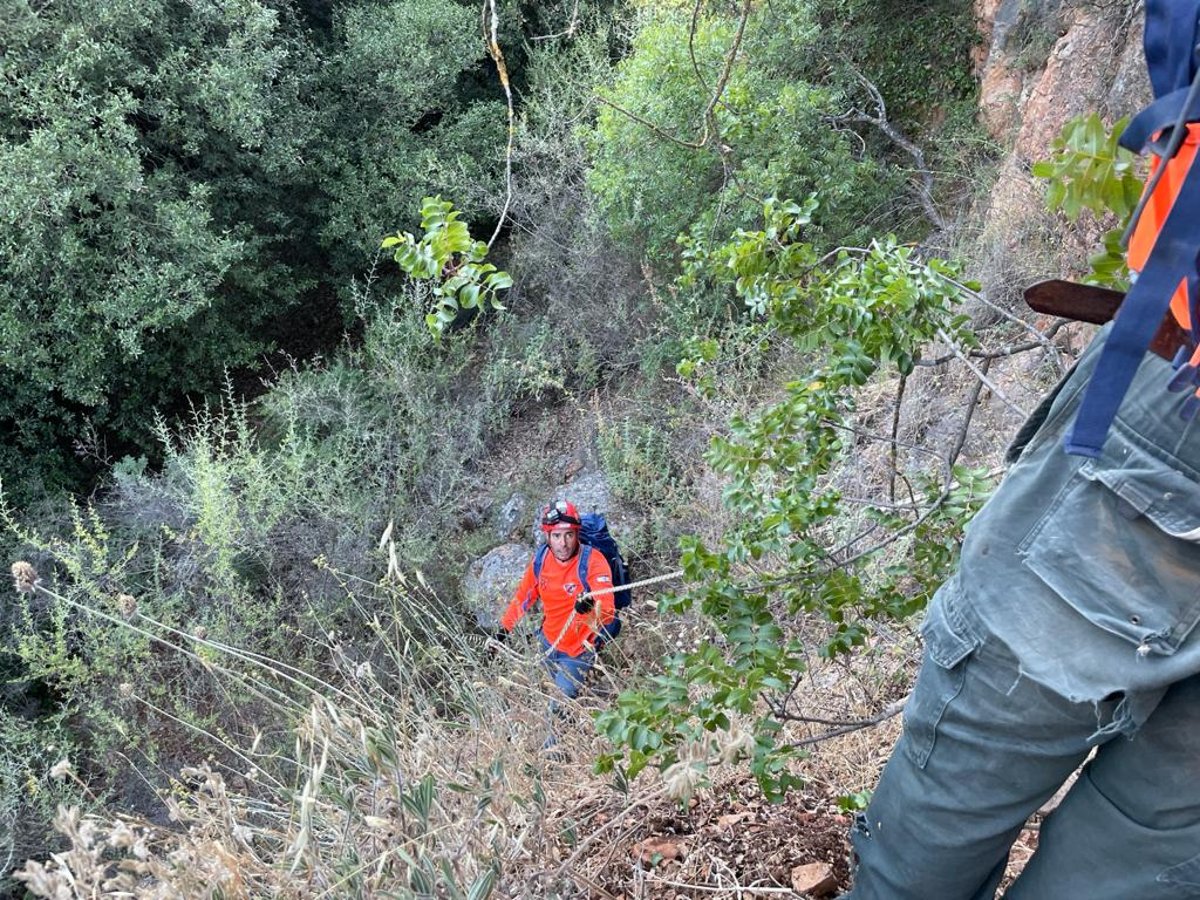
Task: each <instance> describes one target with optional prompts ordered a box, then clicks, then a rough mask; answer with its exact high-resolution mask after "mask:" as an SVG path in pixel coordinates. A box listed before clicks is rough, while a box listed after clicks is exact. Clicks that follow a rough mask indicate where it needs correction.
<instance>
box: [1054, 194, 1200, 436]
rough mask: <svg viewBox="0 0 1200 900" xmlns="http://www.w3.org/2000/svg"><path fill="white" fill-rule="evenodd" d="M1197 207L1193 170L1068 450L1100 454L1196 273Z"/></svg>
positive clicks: (1110, 343) (1132, 294)
mask: <svg viewBox="0 0 1200 900" xmlns="http://www.w3.org/2000/svg"><path fill="white" fill-rule="evenodd" d="M1197 209H1200V172H1196V171H1191V172H1189V173H1188V177H1187V179H1185V181H1184V183H1183V186H1182V187H1181V188H1180V189H1179V194H1178V196H1177V197H1176V198H1175V203H1174V205H1173V206H1172V207H1171V212H1170V214H1169V215H1168V216H1167V220H1166V222H1164V223H1163V227H1162V231H1160V232H1159V235H1158V239H1157V240H1156V241H1155V243H1154V251H1153V252H1152V253H1151V254H1150V258H1149V259H1148V260H1146V267H1145V268H1144V269H1143V270H1142V272H1141V274H1140V275H1139V276H1138V279H1137V281H1135V282H1134V284H1133V287H1132V288H1130V290H1129V293H1128V294H1126V295H1125V302H1124V303H1122V304H1121V312H1120V314H1119V315H1118V316H1117V318H1116V321H1115V322H1113V326H1112V331H1111V332H1110V333H1109V335H1108V340H1107V341H1106V342H1105V344H1104V348H1103V349H1102V350H1101V352H1100V359H1099V361H1098V362H1097V363H1096V370H1095V372H1094V374H1093V375H1092V378H1091V381H1090V382H1089V383H1088V386H1087V389H1086V390H1085V391H1084V395H1083V402H1082V404H1081V405H1080V407H1079V415H1078V416H1077V417H1076V419H1075V424H1074V425H1073V426H1072V428H1071V432H1070V434H1068V435H1067V439H1066V450H1067V452H1068V453H1071V454H1075V455H1077V456H1091V457H1097V456H1099V455H1100V451H1101V448H1102V447H1103V446H1104V438H1105V435H1107V434H1108V428H1109V426H1110V425H1111V424H1112V421H1113V419H1114V418H1116V415H1117V408H1118V407H1119V406H1120V405H1121V401H1122V400H1123V399H1124V397H1125V392H1126V391H1127V390H1128V389H1129V385H1130V384H1131V383H1132V381H1133V375H1134V373H1135V372H1136V371H1137V367H1138V365H1139V364H1140V363H1141V361H1142V356H1143V355H1144V354H1145V352H1146V348H1147V347H1148V346H1150V341H1151V339H1152V338H1153V337H1154V334H1155V332H1156V331H1157V330H1158V327H1159V325H1160V324H1161V322H1162V320H1163V317H1164V316H1165V315H1166V314H1167V310H1168V309H1169V307H1170V305H1171V297H1172V295H1174V293H1175V289H1176V288H1177V287H1178V286H1179V282H1180V281H1183V280H1185V279H1187V278H1189V276H1191V275H1192V274H1193V273H1195V271H1196V251H1197V247H1198V246H1200V223H1198V222H1197V220H1196V210H1197Z"/></svg>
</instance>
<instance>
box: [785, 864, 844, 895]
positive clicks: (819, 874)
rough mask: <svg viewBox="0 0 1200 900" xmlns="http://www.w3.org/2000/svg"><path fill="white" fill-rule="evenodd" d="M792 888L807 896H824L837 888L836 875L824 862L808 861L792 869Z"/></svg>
mask: <svg viewBox="0 0 1200 900" xmlns="http://www.w3.org/2000/svg"><path fill="white" fill-rule="evenodd" d="M792 890H793V891H795V892H796V893H797V894H805V895H807V896H809V897H825V896H828V895H829V894H832V893H833V892H834V891H835V890H837V877H836V876H835V875H834V874H833V869H832V868H830V866H829V865H827V864H826V863H819V862H817V863H808V864H806V865H803V866H796V868H794V869H792Z"/></svg>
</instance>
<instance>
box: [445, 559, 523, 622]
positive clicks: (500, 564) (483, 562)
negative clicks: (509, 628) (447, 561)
mask: <svg viewBox="0 0 1200 900" xmlns="http://www.w3.org/2000/svg"><path fill="white" fill-rule="evenodd" d="M532 556H533V549H532V548H531V547H529V546H528V545H526V544H501V545H500V546H499V547H496V548H494V549H492V550H489V551H488V552H487V553H486V554H484V555H483V556H481V557H480V558H479V559H477V560H475V562H473V563H471V566H470V568H469V569H468V570H467V574H466V576H465V577H464V578H463V580H462V588H461V590H462V596H463V601H464V602H465V603H466V604H467V607H468V608H469V609H471V610H472V611H473V612H474V614H475V621H476V622H477V623H478V625H479V627H480V628H482V629H483V630H485V631H495V630H496V629H497V628H499V627H500V616H501V614H502V613H503V612H504V607H505V606H506V605H507V604H508V601H509V600H510V599H512V595H513V592H514V591H516V589H517V585H518V584H519V583H520V581H521V576H522V575H523V574H524V573H525V567H526V566H527V565H529V560H530V559H531V558H532Z"/></svg>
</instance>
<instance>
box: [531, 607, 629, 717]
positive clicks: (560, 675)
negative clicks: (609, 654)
mask: <svg viewBox="0 0 1200 900" xmlns="http://www.w3.org/2000/svg"><path fill="white" fill-rule="evenodd" d="M620 633H621V620H620V619H619V618H618V619H613V620H612V621H611V622H609V623H608V624H607V625H605V626H604V627H603V628H601V629H600V631H599V633H598V634H597V635H596V642H595V648H594V649H592V650H584V651H583V652H582V653H580V654H579V655H578V656H571V655H570V654H568V653H565V652H563V651H562V650H557V649H554V650H552V649H551V648H550V642H549V641H548V640H547V639H546V635H545V634H543V635H541V639H542V653H543V655H544V656H545V660H546V668H547V669H548V670H549V671H550V677H551V678H553V679H554V685H555V687H557V688H558V689H559V690H560V691H562V693H563V695H564V696H566V697H567V698H568V699H569V700H574V699H575V698H576V697H578V696H579V691H580V690H581V689H582V688H583V680H584V679H585V678H586V677H587V673H588V672H589V671H591V668H592V666H593V665H595V663H596V651H597V650H599V649H601V648H602V647H603V646H604V645H605V644H606V643H608V642H609V641H611V640H613V638H615V637H616V636H617V635H618V634H620Z"/></svg>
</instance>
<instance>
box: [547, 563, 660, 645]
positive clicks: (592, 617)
mask: <svg viewBox="0 0 1200 900" xmlns="http://www.w3.org/2000/svg"><path fill="white" fill-rule="evenodd" d="M682 575H683V569H680V570H678V571H677V572H668V573H667V574H665V575H655V576H654V577H653V578H643V579H642V580H641V581H631V582H630V583H629V584H622V585H620V586H619V587H607V588H600V589H599V590H596V591H587V592H585V593H583V594H580V595H579V599H580V600H582V599H583V598H584V597H597V596H599V595H601V594H616V593H619V592H620V591H632V590H633V589H634V588H640V587H646V586H648V585H651V584H659V583H660V582H663V581H671V580H673V579H675V578H679V577H681V576H682ZM577 615H579V613H577V612H576V611H575V610H571V614H570V615H569V616H567V621H565V622H564V623H563V627H562V631H560V632H559V633H558V637H556V638H555V639H554V640H553V641H551V642H550V649H549V650H547V651H546V657H547V658H549V656H550V654H551V653H553V652H554V651H556V650H557V649H558V642H559V641H561V640H562V639H563V635H565V634H566V633H567V630H568V629H569V628H570V627H571V623H572V622H574V621H575V617H576V616H577ZM588 619H589V621H588V625H589V626H590V627H591V629H592V634H599V633H600V629H599V628H597V627H596V622H597V621H598V618H597V616H596V611H595V610H594V609H593V610H592V612H591V613H589V614H588Z"/></svg>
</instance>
